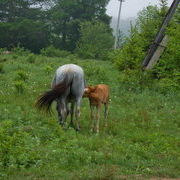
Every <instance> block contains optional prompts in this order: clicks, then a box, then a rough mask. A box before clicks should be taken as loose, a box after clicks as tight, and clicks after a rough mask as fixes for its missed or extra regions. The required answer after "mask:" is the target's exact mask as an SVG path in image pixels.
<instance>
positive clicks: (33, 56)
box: [26, 53, 36, 63]
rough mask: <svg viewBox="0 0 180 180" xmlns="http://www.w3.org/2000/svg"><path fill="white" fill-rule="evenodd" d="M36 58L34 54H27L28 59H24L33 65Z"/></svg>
mask: <svg viewBox="0 0 180 180" xmlns="http://www.w3.org/2000/svg"><path fill="white" fill-rule="evenodd" d="M35 60H36V56H35V55H34V54H32V53H31V54H29V55H28V57H27V58H26V61H27V62H29V63H35Z"/></svg>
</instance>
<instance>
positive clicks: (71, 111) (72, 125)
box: [69, 102, 74, 127]
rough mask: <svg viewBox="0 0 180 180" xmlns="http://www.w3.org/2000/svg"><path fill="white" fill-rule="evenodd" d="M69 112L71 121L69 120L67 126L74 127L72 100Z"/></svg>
mask: <svg viewBox="0 0 180 180" xmlns="http://www.w3.org/2000/svg"><path fill="white" fill-rule="evenodd" d="M70 113H71V121H70V124H69V126H71V127H74V121H73V118H74V102H72V103H71V110H70Z"/></svg>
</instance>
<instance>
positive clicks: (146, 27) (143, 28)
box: [110, 0, 180, 91]
mask: <svg viewBox="0 0 180 180" xmlns="http://www.w3.org/2000/svg"><path fill="white" fill-rule="evenodd" d="M166 12H167V1H166V0H161V1H160V8H158V7H157V6H148V7H147V8H145V9H143V10H142V11H141V12H140V13H139V15H138V19H137V23H136V25H135V26H132V27H131V33H130V37H129V38H127V39H126V43H125V44H124V45H123V47H122V48H121V49H118V50H117V51H115V52H114V53H112V54H110V58H111V59H113V61H114V62H115V64H116V65H117V67H118V69H119V70H120V71H123V72H125V74H126V73H127V74H126V78H125V79H124V80H125V81H124V82H125V83H126V81H132V83H133V82H134V81H138V82H139V85H142V86H144V85H143V84H142V83H141V82H142V78H144V80H143V82H144V83H145V82H146V81H149V82H151V83H152V79H160V84H161V86H160V87H161V89H166V88H167V89H169V88H170V89H171V88H174V89H179V88H180V81H179V72H180V69H179V67H180V64H179V57H180V54H179V52H180V45H179V42H178V39H179V38H180V29H179V28H180V25H179V23H177V21H178V20H177V18H178V15H177V14H178V13H179V11H177V12H176V15H175V17H174V20H173V21H172V22H171V23H170V26H169V27H168V29H167V31H166V34H167V35H168V39H169V41H168V45H167V48H166V50H165V51H164V53H163V55H162V56H161V58H160V60H159V62H158V63H157V64H156V66H155V67H154V68H153V70H152V71H150V72H149V73H147V74H149V77H151V79H149V80H148V79H147V78H146V76H139V74H143V73H142V72H140V71H141V64H142V61H143V59H144V57H145V55H146V53H147V51H148V48H149V46H150V45H151V44H152V42H153V40H154V38H155V35H156V33H157V31H158V30H159V27H160V25H161V23H162V20H163V18H164V16H165V14H166ZM130 71H132V72H130ZM137 72H139V73H137ZM130 74H132V76H131V75H130ZM134 75H136V76H134ZM139 77H142V78H140V79H139ZM127 78H129V79H127ZM135 79H137V80H135ZM154 82H155V83H156V80H154ZM145 84H146V83H145ZM147 84H149V83H147ZM165 91H166V90H165Z"/></svg>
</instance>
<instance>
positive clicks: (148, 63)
mask: <svg viewBox="0 0 180 180" xmlns="http://www.w3.org/2000/svg"><path fill="white" fill-rule="evenodd" d="M179 1H180V0H174V1H173V3H172V5H171V7H170V8H169V10H168V12H167V14H166V16H165V18H164V20H163V23H162V25H161V28H160V30H159V32H158V33H157V35H156V38H155V40H154V43H153V44H152V45H151V46H150V48H149V51H148V53H147V55H146V57H145V59H144V61H143V64H142V68H143V69H151V68H152V67H153V65H154V64H155V63H156V62H157V61H158V59H159V57H160V56H161V54H162V53H163V51H164V49H165V46H166V44H167V40H168V38H167V36H165V30H166V27H167V25H168V24H169V22H170V20H171V19H172V17H173V15H174V13H175V11H176V9H177V7H178V4H179Z"/></svg>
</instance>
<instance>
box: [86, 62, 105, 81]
mask: <svg viewBox="0 0 180 180" xmlns="http://www.w3.org/2000/svg"><path fill="white" fill-rule="evenodd" d="M85 74H86V78H87V80H88V81H90V82H91V81H94V82H96V81H97V83H104V82H106V81H108V77H107V75H106V71H105V69H104V68H103V67H100V66H95V65H93V64H91V65H87V66H86V67H85ZM90 82H88V83H90Z"/></svg>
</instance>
